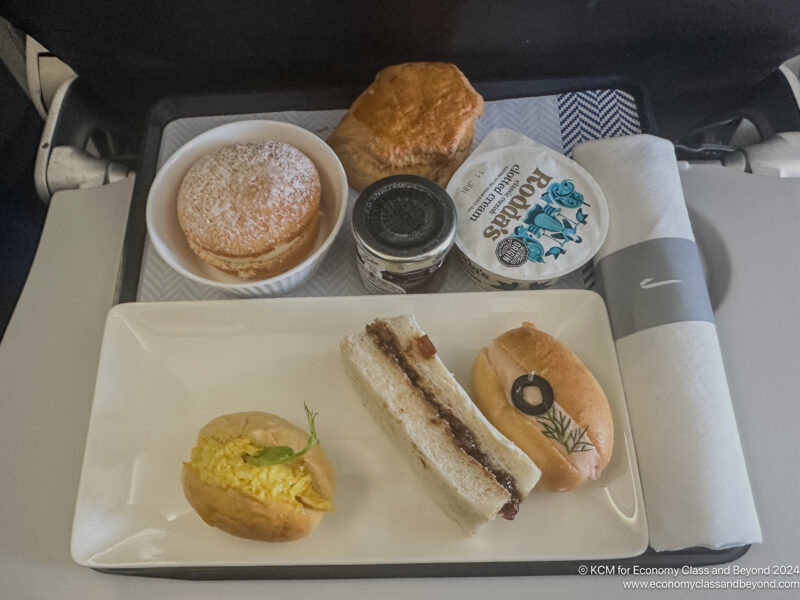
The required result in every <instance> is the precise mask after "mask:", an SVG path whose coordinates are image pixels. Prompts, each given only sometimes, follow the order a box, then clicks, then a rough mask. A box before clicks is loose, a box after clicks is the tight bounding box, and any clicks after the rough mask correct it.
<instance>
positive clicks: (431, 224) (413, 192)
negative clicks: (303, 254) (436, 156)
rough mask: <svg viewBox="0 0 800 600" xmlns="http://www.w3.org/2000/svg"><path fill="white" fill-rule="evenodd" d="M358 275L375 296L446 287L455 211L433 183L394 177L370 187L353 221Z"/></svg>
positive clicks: (453, 235) (402, 176) (363, 196)
mask: <svg viewBox="0 0 800 600" xmlns="http://www.w3.org/2000/svg"><path fill="white" fill-rule="evenodd" d="M352 230H353V238H354V239H355V242H356V257H357V259H358V271H359V273H360V275H361V280H362V281H363V282H364V286H365V287H366V288H367V290H369V291H370V292H371V293H375V294H403V293H418V292H433V291H436V290H438V289H439V287H441V284H442V283H443V282H444V273H445V268H446V262H445V258H446V257H447V253H448V252H449V251H450V248H452V246H453V241H454V239H455V233H456V208H455V205H454V204H453V200H452V199H451V198H450V196H449V195H448V194H447V192H446V191H445V190H444V189H443V188H442V187H441V186H439V185H438V184H436V183H435V182H433V181H431V180H429V179H425V178H424V177H418V176H416V175H394V176H392V177H386V178H384V179H381V180H379V181H376V182H375V183H373V184H372V185H370V186H368V187H367V188H366V189H365V190H364V191H363V192H362V193H361V195H360V196H359V197H358V200H356V203H355V206H354V207H353V219H352Z"/></svg>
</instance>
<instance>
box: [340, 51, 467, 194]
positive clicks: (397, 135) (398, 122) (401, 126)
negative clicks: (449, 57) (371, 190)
mask: <svg viewBox="0 0 800 600" xmlns="http://www.w3.org/2000/svg"><path fill="white" fill-rule="evenodd" d="M482 114H483V98H481V96H480V94H478V92H476V91H475V89H474V88H473V87H472V86H471V85H470V83H469V81H468V80H467V78H466V77H465V76H464V74H463V73H462V72H461V71H459V70H458V67H456V66H455V65H452V64H448V63H440V62H418V63H405V64H401V65H395V66H392V67H388V68H386V69H384V70H382V71H381V72H380V73H378V75H377V76H376V77H375V81H374V82H373V83H372V84H371V85H370V86H369V87H368V88H367V89H366V90H364V92H363V93H362V94H361V95H360V96H359V97H358V98H357V99H356V101H355V102H354V103H353V105H352V106H351V107H350V110H349V111H348V112H347V114H346V115H345V117H344V118H343V119H342V122H341V123H339V126H338V127H337V128H336V130H335V131H334V132H333V134H332V135H331V137H330V138H329V139H328V144H329V145H330V146H331V147H332V148H333V150H334V151H335V152H336V154H337V155H338V156H339V159H340V160H341V161H342V164H343V165H344V169H345V171H346V172H347V180H348V182H349V184H350V187H352V188H355V189H356V190H358V191H362V190H363V189H364V188H365V187H367V186H368V185H369V184H371V183H373V182H374V181H377V180H378V179H382V178H383V177H388V176H390V175H402V174H411V175H420V176H422V177H427V178H428V179H432V180H434V181H435V182H436V183H438V184H439V185H441V186H443V187H444V186H446V185H447V182H448V181H449V180H450V177H451V176H452V175H453V173H454V172H455V171H456V169H457V168H458V167H459V166H460V165H461V163H462V162H464V159H465V158H466V157H467V155H468V154H469V152H470V149H471V146H472V137H473V134H474V131H475V119H477V118H478V117H479V116H481V115H482Z"/></svg>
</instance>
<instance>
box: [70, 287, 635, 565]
mask: <svg viewBox="0 0 800 600" xmlns="http://www.w3.org/2000/svg"><path fill="white" fill-rule="evenodd" d="M398 314H413V315H414V316H415V317H416V318H417V320H418V321H419V323H420V325H421V326H422V328H423V329H425V330H426V332H427V333H428V334H429V336H430V337H431V339H432V340H433V342H434V344H435V345H436V348H437V350H438V352H439V355H440V356H441V358H442V360H443V361H444V363H445V364H446V365H448V367H449V368H450V369H451V370H452V371H453V372H454V374H455V376H456V378H457V379H458V381H459V382H461V384H462V385H463V386H464V387H465V388H466V389H467V391H468V392H469V391H470V372H471V368H472V363H473V360H474V359H475V356H476V355H477V352H478V351H479V350H480V348H482V347H483V346H485V345H487V344H488V343H490V342H491V340H492V339H493V338H494V337H496V336H497V335H498V334H500V333H502V332H503V331H505V330H507V329H510V328H512V327H516V326H519V325H520V324H521V323H522V322H523V321H531V322H533V323H535V324H536V325H537V326H538V327H539V328H541V329H543V330H544V331H547V332H548V333H550V334H552V335H554V336H555V337H556V338H558V339H559V340H561V341H562V342H564V343H565V344H566V345H567V346H568V347H570V348H571V349H572V350H573V351H574V352H575V353H576V354H577V355H578V356H579V357H580V359H581V360H582V361H583V362H584V363H585V364H586V365H587V366H588V367H589V369H590V370H591V371H592V373H594V375H595V377H596V378H597V380H598V381H599V382H600V384H601V385H602V387H603V389H604V390H605V393H606V395H607V397H608V400H609V403H610V405H611V411H612V414H613V417H614V425H615V439H614V454H613V457H612V459H611V462H610V463H609V465H608V467H607V468H606V469H605V471H604V472H603V474H602V476H601V478H600V479H599V480H598V481H589V482H587V483H586V484H585V485H583V486H582V487H580V488H578V489H577V490H574V491H572V492H568V493H562V494H554V493H548V492H545V491H539V490H534V492H533V493H532V494H531V496H529V497H528V499H527V500H526V501H525V502H524V503H523V505H522V507H521V510H520V513H519V515H518V516H517V518H516V519H515V520H514V521H506V520H503V519H500V518H498V519H495V520H494V521H492V522H491V523H489V524H488V525H487V526H486V527H484V528H483V529H482V530H481V531H480V532H479V534H478V535H477V536H475V537H472V538H470V537H468V536H467V535H466V534H464V532H463V531H462V530H461V529H460V528H459V527H458V525H456V523H455V522H453V521H451V520H450V519H449V518H448V517H447V516H445V514H444V513H443V512H442V511H441V510H440V509H439V507H438V506H437V505H436V504H435V502H434V501H433V500H432V499H431V497H430V496H429V495H428V493H427V492H426V490H425V489H424V488H423V487H422V485H421V484H420V482H418V481H417V479H416V478H415V476H414V474H413V472H412V471H411V468H410V467H409V465H407V464H406V463H405V462H404V461H403V460H402V459H401V457H400V455H399V452H398V451H397V450H396V449H395V447H394V446H393V445H392V443H391V442H390V441H389V440H388V439H387V438H386V437H385V436H384V435H383V434H382V433H381V431H380V430H379V428H378V427H377V426H376V425H375V423H374V422H373V421H372V420H371V418H370V416H369V415H368V414H367V412H366V410H365V409H364V408H363V406H362V405H361V403H360V401H359V399H358V398H357V396H356V395H355V393H354V391H353V390H352V388H351V386H350V382H349V381H348V379H347V377H346V376H345V375H344V373H343V371H342V368H341V361H340V357H339V348H338V344H339V340H340V339H341V338H342V337H343V336H345V335H347V334H349V333H353V332H356V331H361V330H362V329H363V327H364V325H366V324H367V323H368V322H370V321H371V320H372V319H374V318H376V317H387V316H393V315H398ZM303 402H307V403H308V404H309V406H310V407H312V408H313V409H314V410H316V411H318V412H319V417H318V419H317V432H318V434H319V438H320V440H321V443H322V446H323V448H324V449H325V451H326V452H327V453H328V455H329V456H330V458H331V461H332V463H333V466H334V469H335V472H336V477H337V487H336V494H335V498H334V503H335V511H334V512H333V513H331V514H329V515H326V516H325V517H324V518H323V520H322V523H321V525H320V526H319V527H318V528H317V529H316V530H315V531H314V532H313V533H312V534H311V535H310V536H309V537H307V538H305V539H302V540H299V541H296V542H290V543H284V544H269V543H263V542H255V541H250V540H245V539H240V538H236V537H233V536H230V535H228V534H226V533H223V532H222V531H219V530H217V529H214V528H212V527H209V526H208V525H206V524H205V523H204V522H203V521H202V520H201V519H200V517H199V516H197V514H195V512H194V511H193V510H192V508H191V507H190V506H189V504H188V503H187V501H186V500H185V499H184V497H183V493H182V491H181V484H180V472H181V462H182V461H184V460H187V459H188V457H189V453H190V450H191V448H192V446H193V445H194V443H195V439H196V436H197V431H198V430H199V429H200V428H201V427H202V426H203V425H204V424H205V423H207V422H208V421H210V420H211V419H213V418H214V417H216V416H218V415H221V414H225V413H231V412H238V411H247V410H263V411H266V412H271V413H275V414H277V415H280V416H282V417H284V418H286V419H288V420H290V421H292V422H293V423H295V424H296V425H298V426H300V427H303V428H306V423H305V417H304V413H303ZM646 546H647V525H646V521H645V513H644V505H643V501H642V492H641V486H640V483H639V473H638V469H637V465H636V456H635V454H634V448H633V438H632V435H631V431H630V425H629V423H628V414H627V409H626V406H625V398H624V396H623V391H622V384H621V381H620V375H619V369H618V367H617V358H616V353H615V350H614V343H613V339H612V336H611V330H610V327H609V322H608V316H607V313H606V309H605V305H604V303H603V301H602V299H601V298H600V296H598V295H597V294H595V293H593V292H585V291H582V290H547V291H533V292H510V293H509V292H496V293H495V292H485V293H467V294H432V295H424V296H361V297H350V298H284V299H271V300H238V301H217V302H186V303H159V304H123V305H119V306H116V307H114V308H113V309H112V310H111V312H110V313H109V316H108V321H107V323H106V330H105V336H104V338H103V346H102V351H101V355H100V364H99V371H98V376H97V386H96V390H95V397H94V404H93V406H92V413H91V421H90V424H89V433H88V439H87V442H86V453H85V456H84V462H83V470H82V473H81V481H80V487H79V491H78V500H77V505H76V509H75V521H74V525H73V531H72V556H73V558H74V559H75V561H76V562H78V563H79V564H82V565H86V566H90V567H95V568H101V569H123V568H138V569H145V568H162V567H202V566H208V567H225V566H283V567H290V566H298V565H305V566H312V567H313V566H315V565H376V564H411V563H428V564H430V563H464V562H472V563H474V562H482V563H484V562H495V563H498V562H519V561H552V560H578V559H599V558H622V557H628V556H634V555H638V554H640V553H641V552H643V551H644V549H645V548H646Z"/></svg>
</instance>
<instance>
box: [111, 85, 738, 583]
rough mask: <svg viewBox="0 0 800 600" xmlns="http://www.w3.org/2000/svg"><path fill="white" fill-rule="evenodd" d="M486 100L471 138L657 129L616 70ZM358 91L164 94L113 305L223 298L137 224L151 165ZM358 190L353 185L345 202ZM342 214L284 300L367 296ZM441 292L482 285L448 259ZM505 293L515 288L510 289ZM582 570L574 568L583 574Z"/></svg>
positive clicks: (434, 568) (649, 553)
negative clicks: (220, 133) (499, 132)
mask: <svg viewBox="0 0 800 600" xmlns="http://www.w3.org/2000/svg"><path fill="white" fill-rule="evenodd" d="M475 87H476V89H477V90H478V91H479V92H480V93H481V94H482V95H483V97H484V99H485V100H486V110H485V113H484V116H483V117H482V118H481V119H479V120H478V122H477V124H476V132H475V145H477V143H478V142H480V140H482V139H483V138H484V137H485V136H486V134H487V133H488V132H489V131H490V130H491V129H494V128H496V127H509V128H511V129H515V130H517V131H520V132H521V133H523V134H525V135H527V136H529V137H531V138H532V139H534V140H536V141H538V142H540V143H543V144H545V145H547V146H549V147H551V148H554V149H557V150H558V151H561V152H564V153H566V154H568V155H569V154H571V150H572V147H573V146H574V145H575V144H576V143H578V142H580V141H584V140H588V139H595V138H599V137H613V136H619V135H628V134H634V133H640V132H644V133H655V124H654V122H653V119H652V116H651V112H650V109H649V105H648V101H647V96H646V92H645V90H643V89H642V88H640V87H639V86H637V85H636V83H635V82H631V81H629V80H624V79H616V78H602V79H581V80H533V81H495V82H484V83H476V84H475ZM360 91H361V90H360V89H355V88H336V89H324V90H295V91H284V92H268V93H259V94H247V95H231V96H206V97H179V98H169V99H166V100H164V101H162V102H160V103H159V104H158V105H156V107H155V108H154V109H153V111H152V112H151V114H150V118H149V123H148V126H147V129H146V133H145V138H144V142H143V146H142V151H141V153H140V159H139V168H138V170H137V178H136V183H135V187H134V191H133V197H132V201H131V207H130V213H129V218H128V225H127V230H126V235H125V240H124V246H123V256H122V264H121V268H120V273H119V278H118V282H117V293H116V296H115V299H116V302H117V303H122V302H160V301H172V300H200V299H227V298H232V296H230V295H228V294H226V293H225V292H223V291H220V290H217V289H212V288H207V287H204V286H202V285H200V284H197V283H194V282H192V281H189V280H188V279H185V278H183V277H182V276H181V275H179V274H177V273H175V272H174V271H172V270H171V269H170V268H169V267H168V266H167V265H166V264H165V263H164V262H163V261H162V260H161V258H160V257H159V256H158V255H157V254H156V252H155V251H153V249H152V247H151V246H150V242H149V240H148V239H147V235H146V228H145V205H146V201H147V194H148V191H149V188H150V185H151V183H152V181H153V178H154V176H155V173H156V171H157V170H158V168H159V167H160V166H161V165H162V164H163V163H164V162H165V161H166V160H167V158H169V156H170V155H171V154H172V153H173V152H175V151H176V150H177V149H178V148H179V147H180V146H181V145H182V144H184V143H185V142H187V141H188V140H190V139H191V138H193V137H194V136H196V135H198V134H200V133H202V132H204V131H206V130H208V129H210V128H212V127H215V126H218V125H221V124H224V123H228V122H232V121H238V120H246V119H259V118H260V119H271V120H278V121H287V122H291V123H294V124H297V125H300V126H301V127H304V128H306V129H309V130H311V131H313V132H314V133H316V134H318V135H319V136H320V137H323V138H325V137H327V135H328V134H329V133H330V132H331V131H332V130H333V128H334V127H335V126H336V124H337V123H338V122H339V120H340V118H341V116H342V115H343V114H344V112H345V107H347V106H349V105H350V103H351V102H352V101H353V100H354V99H355V98H356V97H357V95H358V94H359V93H360ZM356 196H357V194H356V193H355V192H354V191H353V190H351V191H350V203H351V206H352V202H354V200H355V197H356ZM354 254H355V251H354V248H353V244H352V240H351V236H350V231H349V218H347V219H346V221H345V223H344V226H343V227H342V229H341V231H340V233H339V235H338V238H337V239H336V241H335V242H334V245H333V247H332V248H331V251H330V253H329V254H328V256H327V257H326V258H325V260H324V262H323V264H322V266H321V268H320V270H319V271H318V273H317V274H316V275H315V276H314V277H312V278H311V279H310V280H309V281H308V282H307V283H306V284H305V285H303V286H301V287H300V288H298V289H297V290H295V291H294V292H292V294H291V295H292V296H298V297H300V296H354V295H366V294H367V292H366V290H365V289H364V287H363V285H362V283H361V281H360V279H359V275H358V271H357V268H356V262H355V256H354ZM555 287H559V288H585V289H592V288H593V287H594V278H593V270H592V268H591V265H589V266H588V267H586V268H584V269H583V270H582V272H578V273H575V274H572V275H570V276H567V277H564V278H562V279H561V280H560V281H559V282H558V283H557V284H556V286H555ZM441 291H442V292H479V291H480V289H479V288H478V287H477V286H476V285H475V284H474V283H472V281H471V280H469V279H468V278H467V277H466V275H464V274H463V273H462V272H461V269H460V268H459V267H458V265H455V264H453V265H451V268H450V269H449V270H448V273H447V278H446V280H445V283H444V286H443V288H442V290H441ZM510 293H513V292H510ZM748 547H749V546H739V547H734V548H729V549H725V550H710V549H707V548H689V549H685V550H680V551H674V552H655V551H654V550H653V549H652V548H648V549H647V550H646V551H645V552H644V553H643V554H641V555H639V556H635V557H632V558H624V559H613V560H602V561H593V560H586V561H572V560H566V561H511V562H509V561H504V562H441V563H436V562H427V563H422V562H420V563H411V564H409V563H404V564H365V565H289V566H276V565H272V566H270V565H263V566H260V565H259V566H222V567H219V566H214V567H212V566H207V567H205V566H202V565H201V566H197V567H194V566H193V567H170V566H164V567H157V568H120V569H116V568H115V569H102V568H101V569H97V570H99V571H103V572H110V573H122V574H128V575H143V576H151V577H168V578H180V579H259V578H261V579H288V578H364V577H441V576H460V577H463V576H498V575H499V576H510V575H546V574H579V573H580V574H583V573H585V571H583V570H582V569H583V567H584V566H586V567H589V568H590V567H591V566H592V565H594V564H597V565H611V564H614V565H626V566H633V565H639V566H641V567H676V566H684V565H691V566H701V565H711V564H718V563H724V562H729V561H732V560H735V559H737V558H739V557H741V556H742V555H743V554H744V553H745V552H746V551H747V549H748ZM579 567H581V570H579Z"/></svg>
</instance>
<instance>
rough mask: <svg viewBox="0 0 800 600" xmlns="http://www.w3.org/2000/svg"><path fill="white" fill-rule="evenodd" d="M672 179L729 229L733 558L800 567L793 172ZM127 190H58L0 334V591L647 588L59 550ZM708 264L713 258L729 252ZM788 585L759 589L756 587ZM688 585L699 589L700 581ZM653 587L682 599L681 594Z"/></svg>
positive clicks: (518, 593) (65, 535) (413, 592)
mask: <svg viewBox="0 0 800 600" xmlns="http://www.w3.org/2000/svg"><path fill="white" fill-rule="evenodd" d="M719 173H723V174H724V177H718V175H719ZM682 177H683V182H684V189H685V190H686V195H687V201H688V203H689V205H690V207H691V208H692V209H693V213H694V217H695V218H696V219H698V220H700V221H702V222H703V223H706V224H709V223H711V224H712V225H711V230H715V231H716V232H717V233H718V234H719V235H721V236H722V237H724V238H726V239H728V240H729V241H730V243H727V244H725V248H726V249H725V250H723V251H722V256H726V255H727V259H724V258H723V259H722V263H725V262H726V261H727V263H728V266H729V267H730V277H729V278H726V279H729V283H728V284H727V286H725V285H722V286H713V287H714V288H715V289H712V300H717V301H718V306H717V313H716V314H717V322H718V326H719V333H720V341H721V344H722V348H723V353H724V357H725V362H726V368H727V372H728V379H729V382H730V386H731V391H732V395H733V401H734V404H735V411H736V415H737V419H738V422H739V426H740V430H741V437H742V444H743V447H744V453H745V457H746V460H747V464H748V469H749V472H750V478H751V482H752V486H753V490H754V493H755V501H756V505H757V507H758V511H759V515H760V519H761V525H762V528H763V534H764V543H763V544H761V545H758V546H754V547H753V548H751V549H750V551H749V552H748V553H747V554H746V555H745V556H744V557H743V558H741V559H740V560H738V561H737V562H736V563H734V564H735V565H738V566H739V567H769V566H772V565H798V564H800V542H798V536H800V516H798V515H799V514H800V513H798V510H797V509H798V505H800V449H799V448H800V445H798V443H797V435H796V433H795V432H796V431H797V427H798V423H800V401H798V400H800V391H798V390H800V235H799V234H798V231H800V229H798V227H800V180H794V181H787V180H781V181H778V180H774V179H769V178H761V177H755V176H747V175H741V174H735V173H731V172H730V171H727V170H723V169H722V168H721V167H692V168H691V169H690V170H684V172H683V173H682ZM131 189H132V181H127V182H123V183H119V184H115V185H112V186H106V187H104V188H101V189H97V190H86V191H76V192H60V193H58V194H56V195H55V196H54V198H53V201H52V205H51V207H50V211H49V214H48V218H47V222H46V224H45V230H44V233H43V236H42V242H41V243H40V247H39V250H38V253H37V256H36V260H35V262H34V265H33V268H32V270H31V274H30V276H29V278H28V281H27V283H26V286H25V289H24V291H23V294H22V297H21V298H20V301H19V304H18V306H17V309H16V311H15V314H14V316H13V319H12V321H11V323H10V325H9V327H8V330H7V332H6V334H5V337H4V339H3V340H2V343H1V344H0V457H2V459H0V482H2V485H0V598H9V599H11V598H14V599H16V598H136V599H139V598H143V597H149V598H174V599H178V600H180V599H183V598H186V599H187V600H189V599H191V600H200V599H203V598H209V599H212V598H213V599H214V600H218V599H219V598H220V597H232V598H233V597H235V598H238V599H245V598H259V599H260V600H263V598H265V597H271V596H272V597H292V598H306V597H321V596H322V595H323V594H324V595H325V597H328V598H337V597H348V598H370V599H372V598H376V597H381V598H387V599H388V598H406V597H415V598H420V599H422V598H436V599H437V600H438V599H442V598H450V597H452V598H472V597H493V596H497V595H502V596H505V597H517V598H534V597H538V598H544V597H562V596H564V597H577V596H579V595H581V596H585V597H591V598H592V599H593V600H597V599H601V598H618V597H620V596H628V597H640V596H642V595H644V594H643V592H641V591H628V592H625V591H624V590H623V582H624V581H626V578H625V577H620V576H587V577H579V576H568V577H512V578H470V579H449V578H448V579H395V580H343V581H338V580H326V581H225V582H188V581H173V580H161V579H148V578H137V577H127V576H119V575H106V574H101V573H97V572H94V571H92V570H90V569H86V568H82V567H79V566H77V565H75V564H74V563H73V562H72V560H71V558H70V554H69V541H70V533H71V527H72V515H73V509H74V505H75V494H76V490H77V485H78V477H79V473H80V468H81V460H82V455H83V448H84V441H85V436H86V429H87V424H88V416H89V410H90V406H91V401H92V395H93V389H94V379H95V371H96V368H97V359H98V353H99V347H100V339H101V335H102V331H103V325H104V321H105V315H106V312H107V310H108V308H110V306H111V304H112V301H113V294H114V284H115V282H116V276H117V271H118V268H119V256H120V251H121V246H122V239H123V234H124V228H125V219H126V216H127V209H128V204H129V200H130V193H131ZM767 197H768V198H771V199H772V201H773V204H771V205H770V206H771V207H772V208H773V209H775V210H774V211H772V210H770V211H765V210H763V209H762V207H761V206H759V205H758V199H759V198H767ZM714 239H715V235H714V233H713V231H711V233H710V234H709V235H708V238H707V240H701V244H700V247H701V252H702V251H704V250H705V251H708V252H711V253H715V251H714V250H713V248H712V247H713V246H714V243H715V242H714ZM712 263H713V266H714V268H715V269H721V271H723V272H724V270H725V268H726V267H725V265H724V264H722V265H721V266H720V265H719V264H716V263H714V262H713V261H712ZM717 288H718V289H717ZM723 288H726V290H727V291H725V293H724V294H723V293H722V292H721V291H720V290H722V289H723ZM720 298H721V300H720ZM629 579H630V578H629ZM629 579H628V580H629ZM636 579H637V580H642V579H645V580H653V581H656V580H660V581H664V580H668V579H672V578H670V577H639V578H636ZM680 579H682V580H691V579H694V580H698V579H700V577H694V578H693V577H681V578H680ZM706 579H715V580H718V581H725V580H732V579H735V577H734V576H729V577H724V576H720V577H713V578H712V577H706ZM739 579H742V580H753V581H757V580H772V579H778V580H782V581H791V580H794V581H800V578H798V577H794V578H792V577H782V578H773V577H739ZM797 593H798V592H797V591H794V592H792V591H775V592H769V591H767V592H758V597H773V596H774V597H782V598H790V597H797V596H796V594H797ZM290 594H291V596H289V595H290ZM695 594H701V596H700V597H703V595H704V592H702V591H696V592H695ZM659 595H669V596H671V597H687V596H689V595H690V592H688V591H686V590H680V591H675V592H660V593H659ZM740 596H741V597H751V592H745V591H731V590H728V591H726V593H725V594H724V597H727V598H733V597H740Z"/></svg>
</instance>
